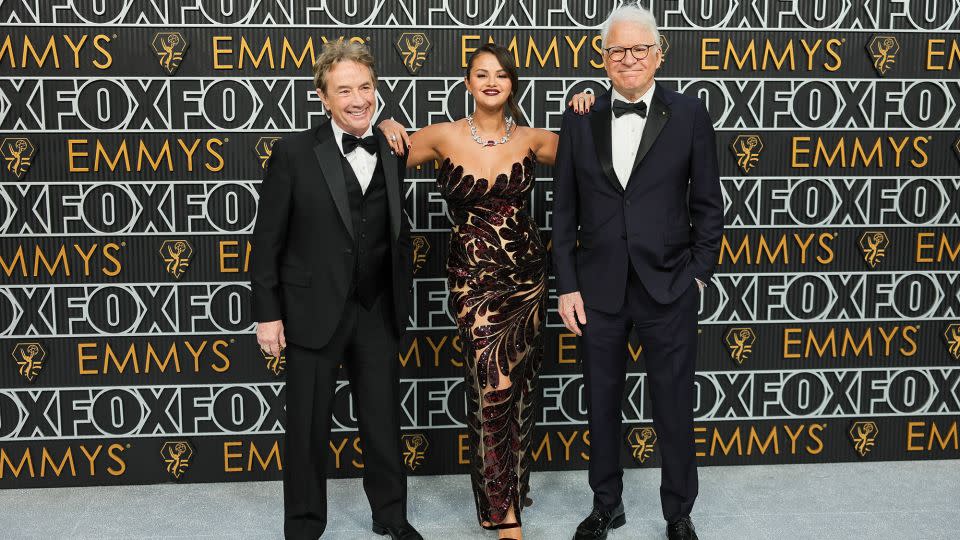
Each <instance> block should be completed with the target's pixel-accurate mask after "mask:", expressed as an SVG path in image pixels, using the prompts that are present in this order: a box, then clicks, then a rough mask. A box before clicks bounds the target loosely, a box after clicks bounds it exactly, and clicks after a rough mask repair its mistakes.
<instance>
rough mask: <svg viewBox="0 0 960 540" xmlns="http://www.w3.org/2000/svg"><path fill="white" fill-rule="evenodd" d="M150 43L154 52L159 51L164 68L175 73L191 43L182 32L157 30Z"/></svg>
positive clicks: (170, 72) (158, 54) (169, 72)
mask: <svg viewBox="0 0 960 540" xmlns="http://www.w3.org/2000/svg"><path fill="white" fill-rule="evenodd" d="M150 45H151V46H152V47H153V52H155V53H157V56H158V57H159V59H160V65H161V66H162V67H163V69H165V70H166V71H167V73H168V74H170V75H173V74H174V73H175V72H176V71H177V68H179V67H180V62H182V61H183V55H184V54H186V52H187V46H188V45H189V43H187V40H186V39H184V37H183V34H181V33H180V32H157V33H156V34H155V35H154V36H153V41H152V42H151V43H150Z"/></svg>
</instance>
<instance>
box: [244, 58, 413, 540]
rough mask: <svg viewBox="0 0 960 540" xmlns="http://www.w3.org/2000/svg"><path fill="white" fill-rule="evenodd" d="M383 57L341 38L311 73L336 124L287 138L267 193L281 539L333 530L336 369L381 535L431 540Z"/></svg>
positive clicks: (260, 244)
mask: <svg viewBox="0 0 960 540" xmlns="http://www.w3.org/2000/svg"><path fill="white" fill-rule="evenodd" d="M373 64H374V60H373V56H371V54H370V52H369V51H368V50H367V49H366V48H365V47H363V46H361V45H358V44H356V43H349V42H331V43H329V44H327V45H326V46H325V47H324V50H323V52H322V53H321V54H320V55H319V56H318V58H317V61H316V63H315V64H314V79H315V82H316V86H317V93H318V95H319V96H320V99H321V101H322V102H323V104H324V108H325V109H326V110H327V111H328V113H329V114H330V117H331V120H330V121H327V122H324V123H322V124H321V125H320V126H319V127H317V128H315V129H310V130H307V131H303V132H300V133H295V134H292V135H290V136H287V137H284V138H282V139H280V140H278V141H277V142H276V143H275V144H274V145H273V151H272V154H271V156H270V161H269V164H268V167H267V171H266V175H265V176H264V179H263V184H262V185H261V190H260V206H259V209H258V213H257V222H256V226H255V228H254V232H253V240H252V241H253V253H252V260H251V265H250V266H251V272H250V273H251V280H252V289H253V316H254V318H255V319H256V320H257V321H258V324H257V342H258V343H259V344H260V347H261V348H262V349H263V350H264V351H267V352H268V353H269V354H271V355H273V356H276V355H279V354H280V353H281V352H282V351H284V352H285V354H286V366H287V387H286V399H287V417H286V418H287V420H286V441H285V456H284V457H285V463H284V469H283V494H284V516H285V519H284V534H285V536H286V538H291V539H292V538H296V539H301V538H304V539H305V538H310V539H316V538H318V537H320V535H322V534H323V531H324V529H325V528H326V524H327V501H326V499H327V497H326V465H327V459H326V458H327V454H328V453H329V452H330V450H329V447H328V441H329V435H330V423H331V413H332V406H333V398H334V391H335V389H336V384H337V372H338V371H339V366H340V364H341V362H342V363H343V365H344V366H345V367H346V371H347V376H348V378H349V380H350V387H351V389H352V392H353V399H354V405H355V408H356V411H357V417H358V420H359V429H360V439H361V443H362V445H363V463H364V469H363V487H364V490H365V491H366V494H367V499H368V500H369V501H370V508H371V510H372V514H373V530H374V532H377V533H379V534H381V535H386V534H389V535H390V537H391V538H393V539H404V540H414V539H420V538H421V536H420V535H419V534H418V533H417V532H416V530H414V528H413V527H412V526H410V524H409V523H408V522H407V519H406V501H407V495H406V476H405V474H404V470H403V465H402V460H401V450H400V414H399V409H400V399H399V379H398V372H397V364H398V360H397V346H398V342H399V338H400V335H401V334H402V332H403V331H404V329H405V328H406V323H407V296H408V293H409V288H410V280H411V277H410V276H411V268H410V267H411V263H412V262H411V260H410V230H409V225H408V224H407V222H406V219H405V218H404V217H403V215H402V213H403V210H402V208H401V184H402V182H403V177H404V168H405V163H404V161H403V159H400V158H398V157H397V156H395V155H394V154H393V153H392V152H391V151H390V147H389V145H388V144H387V141H386V140H385V139H384V138H383V135H382V134H380V133H379V131H378V132H377V133H376V135H374V134H373V132H372V130H371V126H370V121H371V119H372V118H373V113H374V108H375V106H376V74H375V72H374V66H373Z"/></svg>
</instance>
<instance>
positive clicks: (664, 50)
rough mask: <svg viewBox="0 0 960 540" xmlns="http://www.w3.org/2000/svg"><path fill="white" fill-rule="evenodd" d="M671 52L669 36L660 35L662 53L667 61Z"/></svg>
mask: <svg viewBox="0 0 960 540" xmlns="http://www.w3.org/2000/svg"><path fill="white" fill-rule="evenodd" d="M669 50H670V42H669V41H667V36H665V35H663V34H660V52H661V53H662V54H663V59H664V60H666V59H667V51H669Z"/></svg>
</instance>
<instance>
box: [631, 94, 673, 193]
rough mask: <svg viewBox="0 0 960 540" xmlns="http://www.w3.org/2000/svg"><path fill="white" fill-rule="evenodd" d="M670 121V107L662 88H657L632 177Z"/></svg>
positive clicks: (632, 170)
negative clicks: (664, 99)
mask: <svg viewBox="0 0 960 540" xmlns="http://www.w3.org/2000/svg"><path fill="white" fill-rule="evenodd" d="M668 120H670V107H667V104H666V103H664V102H663V99H661V96H660V87H659V86H657V89H656V90H654V92H653V99H651V100H650V112H649V113H647V122H646V125H645V126H643V136H641V137H640V146H638V147H637V157H636V158H635V159H634V160H633V169H631V170H630V176H631V177H632V176H633V173H634V172H635V171H636V170H637V167H639V166H640V163H641V162H642V161H643V158H644V157H645V156H646V155H647V152H649V151H650V148H651V147H653V143H654V142H656V140H657V137H659V136H660V132H661V131H663V126H665V125H667V121H668Z"/></svg>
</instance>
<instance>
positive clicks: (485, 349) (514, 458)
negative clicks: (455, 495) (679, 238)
mask: <svg viewBox="0 0 960 540" xmlns="http://www.w3.org/2000/svg"><path fill="white" fill-rule="evenodd" d="M535 165H536V155H535V154H534V153H533V152H532V151H529V152H528V153H527V155H526V157H524V158H523V160H522V161H520V162H517V163H514V164H513V165H512V166H511V168H510V173H509V174H500V175H499V176H497V177H496V178H495V179H494V180H492V181H491V180H488V179H486V178H475V177H474V176H472V175H469V174H464V171H463V167H460V166H457V165H454V164H453V163H452V162H451V161H450V160H449V159H446V160H444V162H443V165H442V166H441V168H440V171H439V174H438V177H437V188H438V190H439V192H440V194H441V195H442V196H443V198H444V199H445V200H446V202H447V208H448V211H449V214H450V217H451V219H452V221H453V230H452V234H451V235H450V252H449V257H448V259H447V284H448V288H449V291H450V296H449V306H450V312H451V314H452V315H454V316H455V317H456V320H457V329H458V332H459V335H460V339H461V342H462V343H463V351H464V355H465V358H464V360H465V362H464V365H465V366H466V374H465V380H466V391H467V419H468V423H469V430H470V443H471V446H470V452H471V460H472V468H471V478H472V484H473V494H474V499H475V501H476V506H477V517H478V519H479V521H480V522H481V524H482V523H484V522H490V523H494V524H497V523H500V522H502V521H503V520H504V517H505V515H506V512H507V510H508V509H509V508H510V506H511V505H513V507H514V508H515V509H516V515H517V520H518V521H519V519H520V511H521V509H522V506H523V505H522V504H520V502H521V501H524V500H525V499H526V496H527V493H528V491H529V484H528V481H529V476H530V461H531V458H530V444H531V436H532V430H533V425H534V418H535V416H536V415H535V403H534V402H535V399H536V397H537V393H538V389H537V374H538V373H539V371H540V365H541V363H542V357H543V349H542V346H541V340H540V334H541V330H542V328H543V324H544V320H545V318H546V291H547V287H546V264H547V256H546V250H545V249H544V245H543V241H542V239H541V238H540V231H539V229H538V228H537V225H536V223H534V221H533V219H532V218H531V217H530V214H529V213H528V211H527V208H526V207H527V200H528V199H529V194H530V192H531V190H533V185H534V181H535V176H534V174H535V171H534V169H535ZM498 388H499V390H498Z"/></svg>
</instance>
